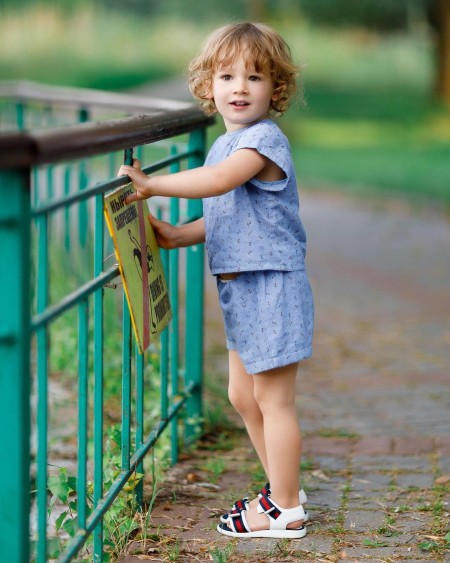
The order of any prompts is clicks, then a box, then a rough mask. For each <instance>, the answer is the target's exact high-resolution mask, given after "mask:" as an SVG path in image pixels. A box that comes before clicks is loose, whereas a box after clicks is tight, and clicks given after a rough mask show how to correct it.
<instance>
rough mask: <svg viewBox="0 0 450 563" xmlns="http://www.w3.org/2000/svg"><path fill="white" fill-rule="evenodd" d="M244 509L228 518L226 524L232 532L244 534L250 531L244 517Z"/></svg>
mask: <svg viewBox="0 0 450 563" xmlns="http://www.w3.org/2000/svg"><path fill="white" fill-rule="evenodd" d="M244 514H245V510H243V511H242V512H239V513H237V514H232V515H230V516H231V518H230V519H229V520H228V522H227V525H228V527H231V529H232V530H233V532H237V533H238V534H244V533H245V532H250V528H249V527H248V525H247V521H246V519H245V516H244Z"/></svg>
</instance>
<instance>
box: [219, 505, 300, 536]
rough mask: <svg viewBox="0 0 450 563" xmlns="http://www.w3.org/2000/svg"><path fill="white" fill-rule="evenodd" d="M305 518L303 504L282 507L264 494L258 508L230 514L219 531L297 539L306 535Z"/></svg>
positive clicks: (230, 534) (230, 533)
mask: <svg viewBox="0 0 450 563" xmlns="http://www.w3.org/2000/svg"><path fill="white" fill-rule="evenodd" d="M304 520H305V513H304V510H303V507H302V506H301V505H298V506H296V507H294V508H282V507H281V506H279V505H278V504H277V503H276V502H275V501H274V500H273V499H271V498H269V497H268V496H267V495H263V496H262V497H261V498H260V500H259V504H258V507H257V508H250V509H249V510H243V511H242V512H240V513H237V514H234V515H232V516H230V518H229V520H228V522H227V523H226V524H223V523H222V524H219V525H218V526H217V531H218V532H220V533H221V534H224V535H226V536H232V537H247V538H258V537H269V538H292V539H296V538H302V537H304V536H305V535H306V528H305V526H304V525H303V522H304Z"/></svg>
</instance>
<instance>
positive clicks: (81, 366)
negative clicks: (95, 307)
mask: <svg viewBox="0 0 450 563" xmlns="http://www.w3.org/2000/svg"><path fill="white" fill-rule="evenodd" d="M88 315H89V304H88V301H87V299H83V300H82V301H81V302H80V303H79V304H78V479H77V507H78V529H79V531H80V532H81V531H82V530H84V529H85V528H86V519H87V491H86V487H87V442H88V345H89V318H88Z"/></svg>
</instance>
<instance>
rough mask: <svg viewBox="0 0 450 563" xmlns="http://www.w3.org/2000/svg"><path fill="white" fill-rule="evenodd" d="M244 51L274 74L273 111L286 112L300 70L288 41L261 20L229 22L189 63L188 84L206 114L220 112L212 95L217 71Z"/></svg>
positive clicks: (257, 65) (250, 61)
mask: <svg viewBox="0 0 450 563" xmlns="http://www.w3.org/2000/svg"><path fill="white" fill-rule="evenodd" d="M239 53H242V54H243V55H244V57H245V58H246V63H247V64H248V65H253V66H254V68H255V71H256V72H266V73H268V74H270V76H271V77H272V81H273V85H274V91H273V97H274V99H272V100H271V102H270V110H269V111H270V113H272V114H283V113H284V112H285V111H286V110H287V109H288V107H289V104H290V101H291V99H292V98H293V96H294V94H295V92H296V77H297V75H298V73H299V71H300V70H301V69H300V67H298V66H297V65H295V64H294V63H293V61H292V57H291V51H290V49H289V47H288V45H287V44H286V42H285V41H284V40H283V39H282V38H281V37H280V36H279V35H278V33H277V32H276V31H274V30H273V29H272V28H271V27H269V26H267V25H264V24H261V23H250V22H242V23H235V24H230V25H226V26H224V27H221V28H220V29H218V30H216V31H215V32H213V33H212V34H211V35H210V36H209V37H208V38H207V39H206V41H205V43H204V44H203V46H202V49H201V51H200V53H199V54H198V55H197V57H196V58H195V59H194V60H193V61H192V62H191V64H190V65H189V87H190V89H191V92H192V94H193V95H194V97H195V98H196V99H197V100H198V101H199V102H200V105H201V106H202V108H203V111H204V112H205V113H206V115H213V114H214V113H217V108H216V105H215V103H214V100H213V99H211V98H209V97H208V96H209V94H210V92H211V87H212V78H213V74H214V72H216V71H217V70H218V69H219V68H221V67H223V66H225V65H227V64H229V63H230V62H232V61H233V60H234V58H235V57H236V56H237V55H238V54H239Z"/></svg>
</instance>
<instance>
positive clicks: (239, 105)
mask: <svg viewBox="0 0 450 563" xmlns="http://www.w3.org/2000/svg"><path fill="white" fill-rule="evenodd" d="M231 105H232V106H234V107H238V108H241V107H246V106H248V105H250V104H249V103H248V102H240V101H235V102H231Z"/></svg>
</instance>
